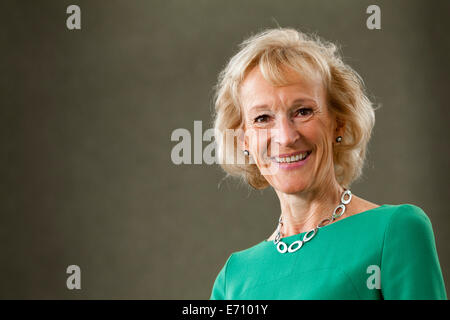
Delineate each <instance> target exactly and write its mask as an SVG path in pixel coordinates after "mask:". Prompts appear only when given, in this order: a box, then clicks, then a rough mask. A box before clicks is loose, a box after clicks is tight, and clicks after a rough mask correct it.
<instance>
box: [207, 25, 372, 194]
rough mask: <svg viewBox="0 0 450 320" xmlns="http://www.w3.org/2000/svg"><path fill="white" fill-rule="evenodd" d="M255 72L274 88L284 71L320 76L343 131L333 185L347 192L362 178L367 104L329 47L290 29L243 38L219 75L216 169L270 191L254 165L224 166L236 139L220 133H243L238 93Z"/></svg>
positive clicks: (357, 82) (369, 105) (367, 130)
mask: <svg viewBox="0 0 450 320" xmlns="http://www.w3.org/2000/svg"><path fill="white" fill-rule="evenodd" d="M254 67H259V68H260V71H261V73H262V75H263V77H264V78H265V79H266V80H267V81H270V82H271V83H273V84H274V85H284V84H287V80H286V75H285V69H286V68H285V67H288V68H291V69H294V70H295V71H297V72H298V73H299V74H300V75H306V76H312V75H313V74H314V73H317V72H318V73H319V75H321V78H322V82H323V85H324V88H325V89H326V93H327V102H328V103H327V104H328V108H329V111H330V112H331V114H333V115H335V116H336V118H337V119H339V120H340V121H341V122H342V123H343V124H344V127H345V131H344V135H343V137H342V138H343V139H342V142H341V143H339V144H336V146H335V148H334V149H333V163H334V171H335V175H336V180H337V182H338V183H339V184H340V185H342V186H344V187H346V188H348V187H350V184H351V183H352V182H353V181H355V180H356V179H357V178H359V177H360V175H361V174H362V168H363V165H364V160H365V156H366V149H367V144H368V142H369V139H370V136H371V132H372V129H373V126H374V124H375V113H374V109H373V108H372V103H371V102H370V100H369V99H368V98H367V96H366V94H365V92H364V83H363V81H362V79H361V77H360V76H359V75H358V74H357V73H356V72H355V71H354V70H353V69H352V68H351V67H349V66H348V65H346V64H345V63H344V62H343V61H342V59H341V57H340V55H339V53H338V50H337V48H336V46H335V45H334V44H332V43H330V42H326V41H323V40H321V39H319V38H318V37H316V36H309V35H306V34H304V33H302V32H299V31H297V30H294V29H285V28H279V29H269V30H266V31H263V32H261V33H259V34H256V35H254V36H252V37H250V38H248V39H247V40H245V41H244V42H242V43H241V44H240V51H239V52H238V53H237V54H236V55H234V56H233V57H232V58H231V59H230V61H229V62H228V64H227V66H226V67H225V68H224V69H223V70H222V71H221V72H220V74H219V79H218V83H217V85H216V92H215V115H214V130H215V135H216V137H215V138H216V143H217V153H218V157H219V163H220V165H221V166H222V168H223V169H224V170H225V172H227V173H228V174H229V175H232V176H237V177H241V178H243V179H244V180H245V181H247V182H248V183H249V184H250V185H251V186H253V187H254V188H256V189H264V188H266V187H267V186H268V185H269V183H268V182H267V180H266V179H265V178H264V176H262V175H261V173H260V171H259V169H258V167H257V166H256V164H251V163H245V161H242V157H243V155H242V154H241V152H239V151H238V152H237V156H238V160H239V158H240V157H241V159H240V161H238V162H237V163H229V161H228V162H224V161H223V159H224V157H226V159H230V158H232V159H234V157H235V156H234V154H235V151H236V150H239V148H238V145H239V144H238V137H235V138H234V139H233V141H229V139H227V140H225V132H226V131H227V130H229V129H231V130H237V129H241V128H242V127H243V115H242V113H241V106H240V103H239V87H240V85H241V83H242V82H243V80H244V78H245V76H246V75H247V74H248V73H249V72H250V71H251V70H252V69H253V68H254Z"/></svg>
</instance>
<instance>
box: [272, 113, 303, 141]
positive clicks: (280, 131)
mask: <svg viewBox="0 0 450 320" xmlns="http://www.w3.org/2000/svg"><path fill="white" fill-rule="evenodd" d="M299 138H300V133H299V132H298V129H297V128H296V126H295V124H294V123H293V121H291V120H290V119H288V118H286V117H283V118H281V119H280V120H279V122H278V126H277V127H276V130H275V133H274V135H273V136H272V139H274V140H275V142H276V143H278V144H279V145H280V146H283V147H290V146H292V145H294V144H295V142H296V141H297V140H298V139H299Z"/></svg>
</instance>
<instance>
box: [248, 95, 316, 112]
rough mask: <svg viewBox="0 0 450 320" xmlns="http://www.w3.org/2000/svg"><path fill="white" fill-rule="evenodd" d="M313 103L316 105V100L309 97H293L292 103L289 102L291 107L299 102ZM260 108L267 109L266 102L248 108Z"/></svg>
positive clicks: (254, 109)
mask: <svg viewBox="0 0 450 320" xmlns="http://www.w3.org/2000/svg"><path fill="white" fill-rule="evenodd" d="M305 102H306V103H307V102H309V103H311V102H312V103H314V105H316V101H315V100H313V99H309V98H299V99H295V100H294V101H293V102H292V103H291V107H293V106H295V105H298V104H300V103H305ZM260 109H267V104H259V105H255V106H253V107H251V108H250V110H249V111H258V110H260Z"/></svg>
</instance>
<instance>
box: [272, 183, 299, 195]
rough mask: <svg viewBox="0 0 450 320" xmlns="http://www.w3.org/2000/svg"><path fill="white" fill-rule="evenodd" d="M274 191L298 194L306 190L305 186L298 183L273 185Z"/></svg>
mask: <svg viewBox="0 0 450 320" xmlns="http://www.w3.org/2000/svg"><path fill="white" fill-rule="evenodd" d="M272 187H273V188H274V189H276V190H277V191H280V192H283V193H286V194H296V193H299V192H301V191H303V190H305V185H304V184H299V183H298V181H297V182H296V183H282V184H275V185H272Z"/></svg>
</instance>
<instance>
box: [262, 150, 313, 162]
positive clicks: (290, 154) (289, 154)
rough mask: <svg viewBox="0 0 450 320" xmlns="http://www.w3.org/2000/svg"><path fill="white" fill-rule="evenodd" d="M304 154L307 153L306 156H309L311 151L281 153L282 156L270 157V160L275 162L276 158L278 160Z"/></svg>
mask: <svg viewBox="0 0 450 320" xmlns="http://www.w3.org/2000/svg"><path fill="white" fill-rule="evenodd" d="M305 152H308V156H309V154H311V150H302V151H297V152H293V153H283V154H280V155H278V156H275V157H270V159H272V160H275V158H276V157H278V158H284V157H292V156H296V155H298V154H302V153H305Z"/></svg>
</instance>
